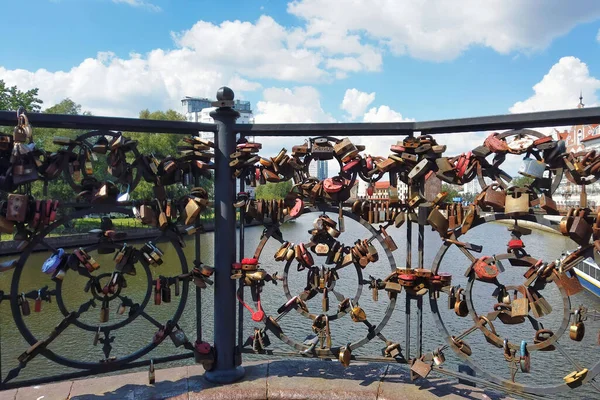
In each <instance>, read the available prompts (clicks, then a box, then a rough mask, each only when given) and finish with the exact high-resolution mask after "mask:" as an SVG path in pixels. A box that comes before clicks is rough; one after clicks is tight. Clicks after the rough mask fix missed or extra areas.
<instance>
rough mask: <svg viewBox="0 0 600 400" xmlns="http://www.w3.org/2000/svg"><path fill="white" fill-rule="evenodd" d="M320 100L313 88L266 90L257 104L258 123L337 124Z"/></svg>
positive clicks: (256, 118) (256, 117)
mask: <svg viewBox="0 0 600 400" xmlns="http://www.w3.org/2000/svg"><path fill="white" fill-rule="evenodd" d="M320 98H321V96H320V94H319V92H318V91H317V89H315V88H314V87H312V86H300V87H295V88H293V89H288V88H274V87H273V88H268V89H265V90H264V91H263V100H261V101H259V102H258V103H257V104H256V116H255V120H256V123H316V122H336V121H335V118H333V117H332V116H331V115H330V114H328V113H326V112H325V111H324V110H323V108H322V107H321V100H320Z"/></svg>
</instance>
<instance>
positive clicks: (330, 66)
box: [0, 0, 381, 116]
mask: <svg viewBox="0 0 600 400" xmlns="http://www.w3.org/2000/svg"><path fill="white" fill-rule="evenodd" d="M127 3H128V4H131V5H141V4H142V3H143V4H149V3H147V2H141V1H140V0H129V1H127ZM172 38H173V41H174V44H175V46H176V47H175V48H174V49H155V50H152V51H150V52H149V53H147V54H131V55H129V56H128V57H123V58H121V57H117V56H116V55H115V54H114V53H112V52H99V53H98V55H97V56H96V57H95V58H88V59H85V60H83V61H82V62H81V63H80V64H79V65H76V66H74V67H72V68H71V69H69V70H64V71H48V70H45V69H39V70H37V71H26V70H21V69H14V70H9V69H6V68H3V67H2V66H1V65H0V79H3V80H4V81H5V82H6V83H7V84H9V85H17V86H18V87H19V88H20V89H22V90H27V89H31V88H36V87H37V88H39V95H40V98H42V99H43V100H44V102H45V105H47V106H50V105H53V104H55V103H57V102H59V101H61V100H62V99H64V98H65V97H70V98H72V99H73V100H74V101H77V102H78V103H80V104H81V105H82V106H83V108H84V109H86V110H90V111H91V112H92V113H94V114H96V115H115V116H136V115H137V114H138V111H139V110H140V109H144V108H150V109H157V108H161V109H165V108H176V109H177V108H178V107H179V104H180V103H179V100H180V99H181V98H182V97H183V96H206V97H213V96H214V95H215V93H216V90H217V89H218V88H219V87H220V86H222V85H224V84H225V85H231V87H232V88H233V89H234V90H235V91H236V95H237V97H238V98H243V97H244V92H250V91H256V90H259V89H260V88H262V85H261V83H259V82H258V80H260V79H270V80H278V81H286V82H295V83H296V84H297V83H305V82H328V81H331V79H334V78H338V79H339V78H344V77H346V76H347V74H348V73H349V72H357V71H360V70H377V69H378V68H379V66H380V65H381V56H380V55H379V54H378V52H377V51H376V50H375V49H374V48H372V47H371V46H368V45H362V44H360V43H357V42H356V41H355V42H354V43H349V44H348V45H346V46H344V47H340V48H339V49H335V48H332V46H331V44H330V43H328V42H325V41H321V40H316V39H315V38H313V37H312V33H309V32H308V31H307V30H306V29H302V28H286V27H284V26H282V25H280V24H278V23H277V22H276V21H275V20H273V18H271V17H269V16H261V17H260V18H259V19H258V20H257V21H256V22H254V23H251V22H243V21H224V22H222V23H221V24H218V25H217V24H213V23H210V22H205V21H199V22H197V23H196V24H194V26H192V27H191V28H190V29H189V30H185V31H183V32H179V33H172ZM354 59H355V60H356V62H355V63H354V62H353V61H352V60H354ZM330 60H331V62H330ZM351 64H354V65H353V66H351Z"/></svg>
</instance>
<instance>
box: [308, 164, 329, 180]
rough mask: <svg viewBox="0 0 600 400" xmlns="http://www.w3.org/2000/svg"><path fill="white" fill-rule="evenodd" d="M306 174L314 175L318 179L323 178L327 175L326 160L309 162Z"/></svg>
mask: <svg viewBox="0 0 600 400" xmlns="http://www.w3.org/2000/svg"><path fill="white" fill-rule="evenodd" d="M308 175H310V176H314V177H316V178H317V179H319V180H323V179H325V178H327V177H328V167H327V161H325V160H317V161H313V162H311V163H310V165H309V166H308Z"/></svg>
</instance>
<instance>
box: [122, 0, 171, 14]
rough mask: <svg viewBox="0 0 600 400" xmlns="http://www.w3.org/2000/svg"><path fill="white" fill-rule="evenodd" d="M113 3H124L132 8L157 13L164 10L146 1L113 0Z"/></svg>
mask: <svg viewBox="0 0 600 400" xmlns="http://www.w3.org/2000/svg"><path fill="white" fill-rule="evenodd" d="M112 2H113V3H124V4H128V5H130V6H132V7H140V8H146V9H148V10H151V11H156V12H158V11H162V9H161V8H160V7H159V6H157V5H154V4H152V3H149V2H147V1H144V0H112Z"/></svg>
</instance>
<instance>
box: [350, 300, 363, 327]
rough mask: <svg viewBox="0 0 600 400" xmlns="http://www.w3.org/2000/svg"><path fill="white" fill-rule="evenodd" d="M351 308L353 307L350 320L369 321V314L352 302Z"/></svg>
mask: <svg viewBox="0 0 600 400" xmlns="http://www.w3.org/2000/svg"><path fill="white" fill-rule="evenodd" d="M350 306H351V307H352V308H351V310H350V318H352V321H354V322H363V321H366V320H367V313H366V312H365V310H363V309H362V308H361V307H360V306H359V305H358V304H356V305H354V304H353V303H352V300H350Z"/></svg>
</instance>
